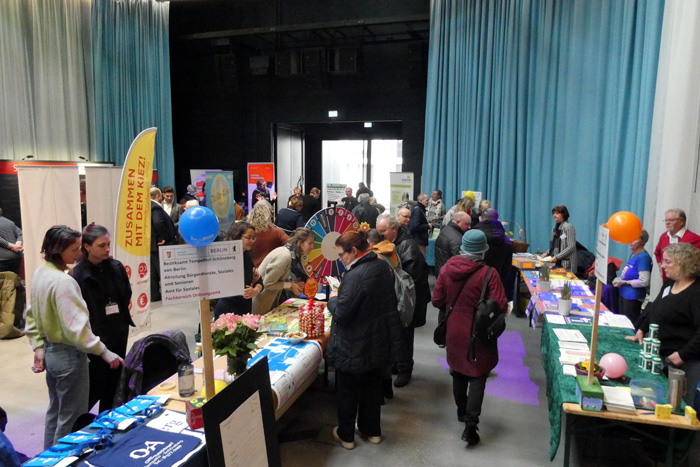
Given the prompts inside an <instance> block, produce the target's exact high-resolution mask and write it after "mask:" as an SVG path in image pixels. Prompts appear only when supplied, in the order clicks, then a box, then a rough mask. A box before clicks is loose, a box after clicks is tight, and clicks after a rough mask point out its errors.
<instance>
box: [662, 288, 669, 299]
mask: <svg viewBox="0 0 700 467" xmlns="http://www.w3.org/2000/svg"><path fill="white" fill-rule="evenodd" d="M670 293H671V286H668V287H666V288H665V289H664V293H663V295H661V298H666V296H668V294H670Z"/></svg>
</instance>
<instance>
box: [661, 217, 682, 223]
mask: <svg viewBox="0 0 700 467" xmlns="http://www.w3.org/2000/svg"><path fill="white" fill-rule="evenodd" d="M679 220H681V219H680V218H679V217H676V218H675V219H664V220H663V222H664V224H669V223H671V222H676V221H679Z"/></svg>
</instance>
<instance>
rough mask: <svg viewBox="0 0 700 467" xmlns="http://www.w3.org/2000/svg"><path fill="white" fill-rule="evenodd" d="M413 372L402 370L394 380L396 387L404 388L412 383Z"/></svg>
mask: <svg viewBox="0 0 700 467" xmlns="http://www.w3.org/2000/svg"><path fill="white" fill-rule="evenodd" d="M411 373H412V372H411V370H401V371H399V374H398V375H397V376H396V379H395V380H394V386H396V387H397V388H402V387H404V386H406V385H407V384H408V383H409V382H410V381H411Z"/></svg>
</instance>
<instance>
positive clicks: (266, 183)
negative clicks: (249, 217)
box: [248, 162, 277, 212]
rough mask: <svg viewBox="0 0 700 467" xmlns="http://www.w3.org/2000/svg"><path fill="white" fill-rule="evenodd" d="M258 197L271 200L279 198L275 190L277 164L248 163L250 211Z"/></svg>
mask: <svg viewBox="0 0 700 467" xmlns="http://www.w3.org/2000/svg"><path fill="white" fill-rule="evenodd" d="M258 199H266V200H268V201H270V202H272V201H274V200H275V199H277V193H276V191H275V164H273V163H272V162H253V163H250V164H248V212H250V211H251V210H252V209H253V205H254V204H255V203H256V202H257V200H258Z"/></svg>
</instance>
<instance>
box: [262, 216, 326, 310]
mask: <svg viewBox="0 0 700 467" xmlns="http://www.w3.org/2000/svg"><path fill="white" fill-rule="evenodd" d="M258 204H259V203H258ZM256 207H257V206H256ZM257 235H258V238H260V237H259V235H260V234H257ZM314 238H315V237H314V233H313V231H312V230H311V229H307V228H306V227H300V228H298V229H297V230H296V231H295V232H294V235H292V236H291V237H290V238H289V240H287V244H286V245H284V246H280V247H277V248H275V249H274V250H272V251H271V252H270V254H268V255H267V256H266V257H265V259H264V260H263V261H262V263H260V267H259V268H258V273H259V274H260V277H261V278H262V283H263V286H264V289H263V291H262V292H260V294H259V295H256V296H255V297H253V314H256V315H262V314H265V313H267V312H268V311H270V310H271V309H273V308H274V307H276V306H277V305H278V302H279V298H280V295H282V291H283V290H290V291H291V292H292V294H294V295H295V296H297V297H298V296H299V295H301V293H302V292H303V290H304V282H303V281H302V280H297V278H296V277H295V276H294V274H292V263H293V262H294V260H295V259H301V258H302V257H304V256H306V255H308V254H309V253H311V250H313V248H314ZM256 243H257V242H256Z"/></svg>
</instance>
